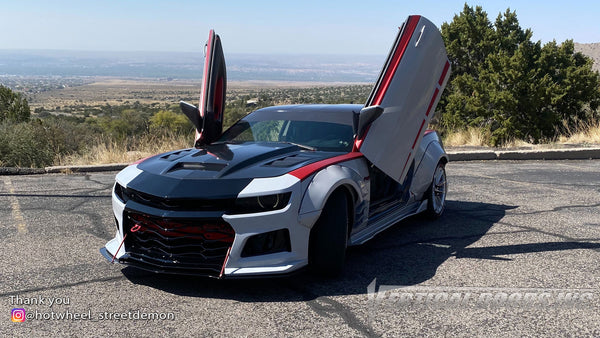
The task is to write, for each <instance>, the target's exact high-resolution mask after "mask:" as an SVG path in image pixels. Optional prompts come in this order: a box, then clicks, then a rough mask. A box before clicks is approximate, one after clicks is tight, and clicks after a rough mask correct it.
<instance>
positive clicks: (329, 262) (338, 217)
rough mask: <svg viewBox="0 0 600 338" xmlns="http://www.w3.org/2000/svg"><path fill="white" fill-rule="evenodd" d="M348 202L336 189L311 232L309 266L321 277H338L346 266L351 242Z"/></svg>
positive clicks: (344, 195)
mask: <svg viewBox="0 0 600 338" xmlns="http://www.w3.org/2000/svg"><path fill="white" fill-rule="evenodd" d="M348 221H349V220H348V201H347V197H346V194H344V193H343V192H342V191H336V192H334V193H333V194H332V195H331V196H330V197H329V200H327V203H325V207H324V208H323V211H322V212H321V216H320V217H319V219H318V220H317V222H316V223H315V225H314V226H313V228H312V231H311V233H310V240H309V267H310V269H311V270H312V271H313V272H314V273H316V274H317V275H320V276H326V277H335V276H337V275H339V274H340V273H341V272H342V270H343V268H344V260H345V257H346V245H347V242H348Z"/></svg>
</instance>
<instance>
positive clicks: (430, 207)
mask: <svg viewBox="0 0 600 338" xmlns="http://www.w3.org/2000/svg"><path fill="white" fill-rule="evenodd" d="M445 166H446V165H445V164H444V163H443V162H440V163H438V165H437V167H436V168H435V172H434V173H433V179H432V180H431V186H430V187H429V190H428V191H427V195H428V197H427V198H428V201H427V212H426V214H427V216H429V217H431V218H438V217H440V216H441V215H442V213H443V212H444V209H445V208H446V193H447V191H448V181H447V180H446V168H445Z"/></svg>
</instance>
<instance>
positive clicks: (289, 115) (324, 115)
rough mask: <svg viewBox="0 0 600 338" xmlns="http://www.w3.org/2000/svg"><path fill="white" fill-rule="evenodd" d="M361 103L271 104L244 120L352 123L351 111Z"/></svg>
mask: <svg viewBox="0 0 600 338" xmlns="http://www.w3.org/2000/svg"><path fill="white" fill-rule="evenodd" d="M362 107H363V105H361V104H294V105H283V106H272V107H266V108H261V109H258V110H256V111H254V112H252V113H251V114H249V115H247V116H246V117H245V118H244V120H246V121H253V120H254V121H256V120H277V119H281V118H282V117H283V118H284V119H286V120H287V119H291V120H302V121H322V122H334V123H340V124H345V125H352V121H353V120H352V116H353V112H355V113H358V112H360V110H361V109H362Z"/></svg>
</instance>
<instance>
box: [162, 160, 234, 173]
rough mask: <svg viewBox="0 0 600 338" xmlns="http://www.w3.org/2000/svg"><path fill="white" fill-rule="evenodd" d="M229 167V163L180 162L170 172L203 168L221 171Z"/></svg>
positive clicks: (203, 169)
mask: <svg viewBox="0 0 600 338" xmlns="http://www.w3.org/2000/svg"><path fill="white" fill-rule="evenodd" d="M225 167H227V163H201V162H178V163H177V164H175V165H174V166H173V167H171V169H169V171H168V172H174V171H177V170H201V171H215V172H218V171H221V170H223V168H225Z"/></svg>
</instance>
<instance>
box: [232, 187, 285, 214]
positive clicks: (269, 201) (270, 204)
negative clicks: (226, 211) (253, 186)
mask: <svg viewBox="0 0 600 338" xmlns="http://www.w3.org/2000/svg"><path fill="white" fill-rule="evenodd" d="M291 195H292V193H291V192H286V193H282V194H273V195H261V196H255V197H244V198H238V199H237V200H236V201H235V213H236V214H249V213H254V212H263V211H272V210H278V209H283V208H284V207H285V206H286V205H287V204H288V202H289V201H290V196H291Z"/></svg>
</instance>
